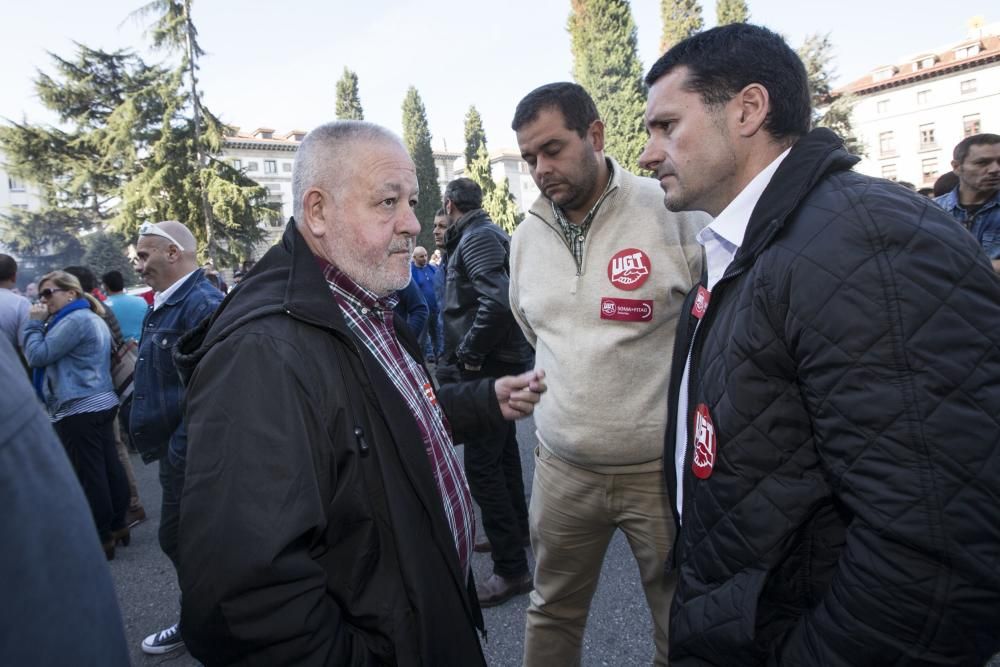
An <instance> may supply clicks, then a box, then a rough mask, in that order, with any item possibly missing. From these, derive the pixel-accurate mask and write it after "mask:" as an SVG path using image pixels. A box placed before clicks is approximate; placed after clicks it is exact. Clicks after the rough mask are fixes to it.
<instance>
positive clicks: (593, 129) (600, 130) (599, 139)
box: [587, 118, 604, 152]
mask: <svg viewBox="0 0 1000 667" xmlns="http://www.w3.org/2000/svg"><path fill="white" fill-rule="evenodd" d="M587 136H588V137H589V138H590V143H591V144H593V146H594V150H595V151H598V152H600V151H603V150H604V121H602V120H601V119H600V118H598V119H597V120H595V121H594V122H593V123H591V124H590V127H588V128H587Z"/></svg>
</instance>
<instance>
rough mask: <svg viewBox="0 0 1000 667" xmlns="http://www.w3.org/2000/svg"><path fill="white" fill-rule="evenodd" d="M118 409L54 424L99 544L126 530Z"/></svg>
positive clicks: (126, 498)
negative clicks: (117, 440)
mask: <svg viewBox="0 0 1000 667" xmlns="http://www.w3.org/2000/svg"><path fill="white" fill-rule="evenodd" d="M117 411H118V408H111V409H109V410H102V411H101V412H83V413H81V414H78V415H71V416H69V417H64V418H63V419H60V420H59V421H57V422H56V423H55V429H56V433H57V434H59V439H60V440H61V441H62V444H63V447H64V448H65V449H66V454H67V456H69V460H70V463H72V464H73V470H75V471H76V477H77V479H79V480H80V486H81V487H83V493H84V495H86V496H87V502H88V503H90V511H91V513H92V514H93V515H94V523H95V524H96V525H97V534H98V535H99V536H100V538H101V541H102V542H107V541H109V540H110V539H111V532H112V531H114V530H119V529H121V528H124V527H125V513H126V512H127V511H128V501H129V490H128V479H127V478H126V477H125V469H124V468H123V467H122V463H121V461H120V460H119V458H118V450H117V449H115V433H114V419H115V413H116V412H117Z"/></svg>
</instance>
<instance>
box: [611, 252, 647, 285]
mask: <svg viewBox="0 0 1000 667" xmlns="http://www.w3.org/2000/svg"><path fill="white" fill-rule="evenodd" d="M652 268H653V267H652V265H651V264H650V262H649V255H647V254H646V253H644V252H643V251H641V250H639V249H638V248H625V249H624V250H619V251H618V252H616V253H615V256H614V257H612V258H611V261H610V262H608V280H610V281H611V284H612V285H614V286H615V287H617V288H618V289H623V290H628V291H631V290H634V289H639V287H640V286H642V284H643V283H644V282H646V280H647V279H648V278H649V272H650V270H651V269H652Z"/></svg>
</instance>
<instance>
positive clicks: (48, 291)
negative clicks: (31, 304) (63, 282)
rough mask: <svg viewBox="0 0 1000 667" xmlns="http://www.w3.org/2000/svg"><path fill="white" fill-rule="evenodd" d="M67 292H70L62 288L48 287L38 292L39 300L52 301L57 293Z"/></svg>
mask: <svg viewBox="0 0 1000 667" xmlns="http://www.w3.org/2000/svg"><path fill="white" fill-rule="evenodd" d="M66 291H68V290H64V289H62V288H60V287H46V288H45V289H43V290H40V291H39V292H38V298H39V299H51V298H52V295H53V294H55V293H56V292H66Z"/></svg>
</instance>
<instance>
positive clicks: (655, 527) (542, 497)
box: [524, 446, 675, 667]
mask: <svg viewBox="0 0 1000 667" xmlns="http://www.w3.org/2000/svg"><path fill="white" fill-rule="evenodd" d="M528 517H529V523H530V526H531V547H532V549H533V550H534V552H535V558H536V563H535V590H534V591H533V592H532V593H531V595H530V598H529V602H530V604H529V606H528V616H527V621H526V626H525V639H524V665H525V667H567V666H572V665H579V664H580V659H581V647H582V643H583V632H584V628H585V626H586V624H587V613H588V612H589V610H590V601H591V599H592V598H593V596H594V591H595V590H596V589H597V582H598V578H599V577H600V574H601V565H602V564H603V562H604V554H605V552H606V551H607V548H608V544H609V542H610V541H611V537H612V536H613V535H614V532H615V530H617V529H620V530H621V531H622V532H623V533H625V537H626V538H627V539H628V543H629V546H630V547H631V549H632V555H633V556H635V560H636V562H637V563H638V565H639V574H640V576H641V578H642V586H643V590H644V591H645V593H646V602H647V604H648V605H649V608H650V611H651V613H652V617H653V639H654V642H655V645H656V656H655V661H654V664H656V665H666V664H667V632H668V622H669V617H670V601H671V599H672V598H673V594H674V585H675V581H674V579H673V577H671V578H670V580H669V581H668V579H667V578H666V576H665V575H664V563H665V562H666V559H667V553H668V552H669V551H670V547H671V545H672V544H673V540H674V519H673V514H672V513H671V510H670V501H669V499H668V498H667V490H666V484H665V483H664V479H663V473H662V472H660V471H656V472H644V473H632V474H622V475H615V474H610V475H609V474H601V473H596V472H592V471H589V470H585V469H583V468H578V467H576V466H574V465H571V464H569V463H566V462H565V461H563V460H561V459H559V458H557V457H556V456H555V455H554V454H552V453H551V452H550V451H549V450H547V449H545V447H543V446H539V447H537V448H536V449H535V476H534V482H533V486H532V491H531V506H530V508H529V510H528Z"/></svg>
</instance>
